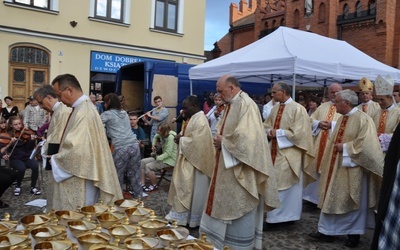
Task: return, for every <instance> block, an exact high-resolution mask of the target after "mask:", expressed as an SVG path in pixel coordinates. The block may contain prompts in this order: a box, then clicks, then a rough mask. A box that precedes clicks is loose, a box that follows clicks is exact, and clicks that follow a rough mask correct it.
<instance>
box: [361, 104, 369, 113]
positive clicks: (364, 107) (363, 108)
mask: <svg viewBox="0 0 400 250" xmlns="http://www.w3.org/2000/svg"><path fill="white" fill-rule="evenodd" d="M367 108H368V104H363V105H362V111H363V112H364V113H366V112H367Z"/></svg>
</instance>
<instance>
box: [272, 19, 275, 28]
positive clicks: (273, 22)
mask: <svg viewBox="0 0 400 250" xmlns="http://www.w3.org/2000/svg"><path fill="white" fill-rule="evenodd" d="M275 26H276V20H275V19H274V20H273V21H272V28H275Z"/></svg>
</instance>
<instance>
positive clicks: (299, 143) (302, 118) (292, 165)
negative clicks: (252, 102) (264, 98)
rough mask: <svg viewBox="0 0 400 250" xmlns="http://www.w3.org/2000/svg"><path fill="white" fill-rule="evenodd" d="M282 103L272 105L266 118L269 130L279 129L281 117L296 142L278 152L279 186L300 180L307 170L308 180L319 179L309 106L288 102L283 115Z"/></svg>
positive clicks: (285, 129)
mask: <svg viewBox="0 0 400 250" xmlns="http://www.w3.org/2000/svg"><path fill="white" fill-rule="evenodd" d="M279 110H280V105H276V106H274V107H273V108H272V110H271V114H270V115H269V116H268V118H267V120H266V121H265V122H264V127H265V130H267V131H268V130H270V129H275V128H274V125H275V121H276V120H277V119H280V122H279V129H282V130H284V131H285V133H286V137H287V139H288V140H289V141H290V142H291V143H293V144H294V145H293V146H292V147H288V148H283V149H279V148H278V147H277V148H276V153H274V152H273V151H272V152H271V154H276V158H275V162H274V167H273V170H274V172H275V178H276V183H277V185H278V190H279V191H281V190H286V189H288V188H290V187H292V186H293V185H295V184H296V183H298V182H299V181H300V174H301V172H302V171H303V173H304V175H303V179H304V184H308V183H310V182H313V181H315V180H316V172H315V169H314V170H313V169H312V168H311V167H310V164H311V162H312V160H313V159H314V152H313V144H312V134H311V128H310V118H309V116H308V114H307V111H306V110H305V108H304V107H303V106H302V105H300V104H298V103H297V102H295V101H290V102H288V103H286V104H285V108H284V109H283V113H282V115H281V117H279V115H278V114H279ZM273 141H274V140H271V149H274V148H275V146H274V145H272V143H273Z"/></svg>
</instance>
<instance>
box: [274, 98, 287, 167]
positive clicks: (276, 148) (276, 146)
mask: <svg viewBox="0 0 400 250" xmlns="http://www.w3.org/2000/svg"><path fill="white" fill-rule="evenodd" d="M284 109H285V104H280V105H279V110H278V114H277V115H276V118H275V123H274V129H278V128H279V126H280V125H281V119H282V114H283V110H284ZM277 153H278V142H277V140H276V138H273V139H272V141H271V157H272V163H273V164H275V159H276V154H277Z"/></svg>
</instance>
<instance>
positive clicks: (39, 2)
mask: <svg viewBox="0 0 400 250" xmlns="http://www.w3.org/2000/svg"><path fill="white" fill-rule="evenodd" d="M58 2H59V0H4V1H3V3H4V4H5V5H6V6H9V7H14V8H22V9H28V10H35V11H39V12H46V13H50V14H58Z"/></svg>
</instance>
